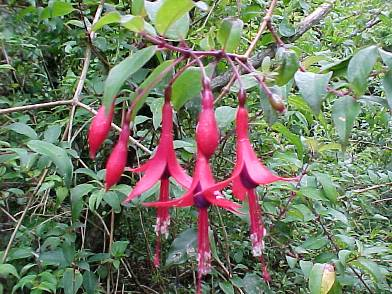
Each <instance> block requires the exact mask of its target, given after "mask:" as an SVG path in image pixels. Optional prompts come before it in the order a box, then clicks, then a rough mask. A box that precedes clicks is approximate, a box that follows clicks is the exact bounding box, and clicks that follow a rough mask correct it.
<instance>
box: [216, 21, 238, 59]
mask: <svg viewBox="0 0 392 294" xmlns="http://www.w3.org/2000/svg"><path fill="white" fill-rule="evenodd" d="M243 25H244V23H243V22H242V20H240V19H237V18H233V17H227V18H225V19H223V21H222V24H221V27H220V29H219V31H218V35H217V39H218V41H219V43H220V44H221V46H222V49H224V50H225V51H226V52H234V51H235V50H236V49H237V47H238V45H239V44H240V41H241V34H242V27H243Z"/></svg>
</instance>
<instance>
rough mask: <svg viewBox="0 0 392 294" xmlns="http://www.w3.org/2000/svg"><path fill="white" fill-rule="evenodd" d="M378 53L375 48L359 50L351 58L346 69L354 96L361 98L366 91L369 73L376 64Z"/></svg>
mask: <svg viewBox="0 0 392 294" xmlns="http://www.w3.org/2000/svg"><path fill="white" fill-rule="evenodd" d="M377 56H378V51H377V47H376V46H370V47H367V48H364V49H361V50H359V51H358V52H357V53H356V54H355V55H354V56H353V58H351V60H350V62H349V64H348V68H347V78H348V80H349V82H350V84H351V86H352V88H353V90H354V93H355V94H356V96H361V95H363V93H365V91H366V89H367V81H368V77H369V74H370V72H371V71H372V69H373V66H374V64H375V63H376V60H377Z"/></svg>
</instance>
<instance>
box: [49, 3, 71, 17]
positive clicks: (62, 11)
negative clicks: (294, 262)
mask: <svg viewBox="0 0 392 294" xmlns="http://www.w3.org/2000/svg"><path fill="white" fill-rule="evenodd" d="M74 10H75V9H74V8H73V7H72V4H71V3H68V2H63V1H56V2H54V3H53V6H52V17H57V16H64V15H67V14H70V13H71V12H72V11H74Z"/></svg>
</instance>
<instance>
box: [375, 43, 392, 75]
mask: <svg viewBox="0 0 392 294" xmlns="http://www.w3.org/2000/svg"><path fill="white" fill-rule="evenodd" d="M378 52H379V53H380V56H381V59H382V61H383V62H384V64H385V65H386V66H388V67H389V70H392V52H388V51H385V50H382V49H381V48H378Z"/></svg>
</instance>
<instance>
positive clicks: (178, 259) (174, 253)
mask: <svg viewBox="0 0 392 294" xmlns="http://www.w3.org/2000/svg"><path fill="white" fill-rule="evenodd" d="M196 246H197V232H196V230H195V229H193V228H190V229H187V230H185V231H184V232H182V233H181V234H180V235H178V237H177V238H176V239H174V241H173V243H172V245H171V246H170V249H169V253H168V255H167V259H166V265H171V264H181V263H184V262H185V261H186V260H187V256H188V255H189V254H190V253H194V254H195V253H196Z"/></svg>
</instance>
